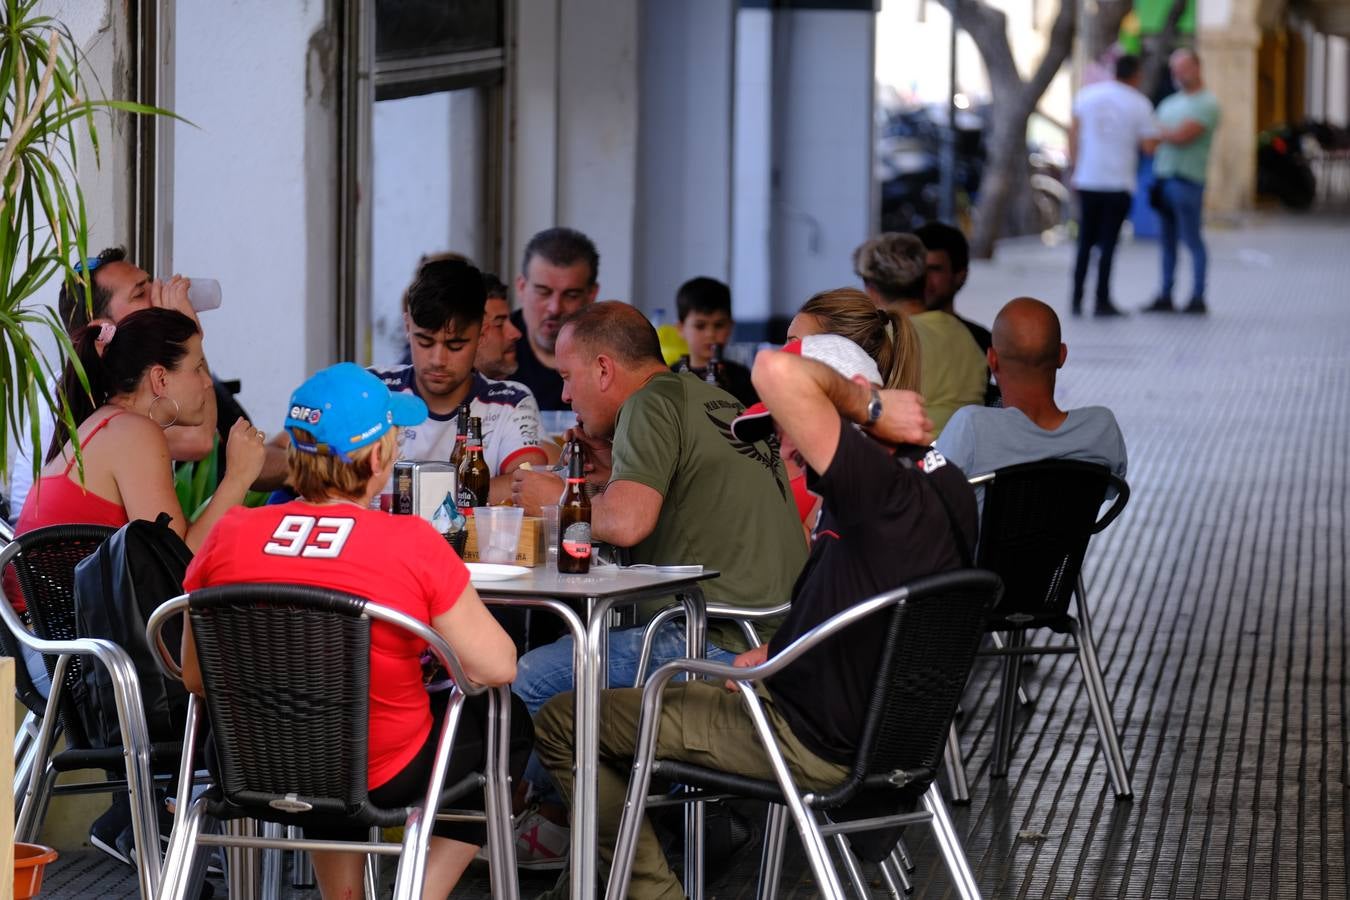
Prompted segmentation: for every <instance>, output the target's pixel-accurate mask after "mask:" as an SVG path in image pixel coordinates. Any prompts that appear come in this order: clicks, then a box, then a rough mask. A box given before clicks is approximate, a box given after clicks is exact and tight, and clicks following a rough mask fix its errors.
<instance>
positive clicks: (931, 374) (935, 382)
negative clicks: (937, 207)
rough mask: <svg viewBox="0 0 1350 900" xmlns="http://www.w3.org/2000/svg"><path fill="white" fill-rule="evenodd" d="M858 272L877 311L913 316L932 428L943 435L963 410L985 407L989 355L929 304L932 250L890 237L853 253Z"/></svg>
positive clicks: (911, 239)
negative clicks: (930, 256) (970, 407)
mask: <svg viewBox="0 0 1350 900" xmlns="http://www.w3.org/2000/svg"><path fill="white" fill-rule="evenodd" d="M853 269H854V271H855V272H856V273H857V274H858V277H859V278H861V279H862V282H863V286H864V287H865V288H866V290H867V294H868V296H869V297H871V298H872V302H873V303H875V304H876V305H877V306H878V307H882V308H885V309H893V310H895V311H896V312H899V313H903V314H905V315H908V316H909V318H910V321H911V322H913V323H914V330H915V332H916V333H917V334H918V336H919V347H920V349H921V354H922V355H921V358H920V364H919V368H920V375H919V388H920V390H922V391H923V395H924V402H925V403H926V404H927V405H928V415H929V416H930V417H932V419H933V426H934V428H936V430H937V431H939V432H940V431H941V430H942V428H943V427H944V426H945V425H946V424H947V420H948V419H950V418H951V416H952V413H954V412H956V410H958V409H960V408H961V407H962V406H967V405H969V404H982V403H983V402H984V394H985V387H986V385H987V384H988V382H989V371H988V369H987V368H986V365H985V361H984V354H983V353H982V352H981V351H980V346H979V344H977V343H975V338H974V337H972V336H971V333H970V330H969V329H967V328H966V326H965V324H964V323H963V322H962V321H961V320H960V319H958V318H957V317H956V316H955V315H953V314H952V313H950V312H948V311H946V310H945V309H943V308H942V300H941V298H938V297H934V298H933V302H932V303H931V304H930V303H928V302H926V301H925V299H924V298H925V295H926V281H927V277H928V251H927V249H926V248H925V247H924V245H923V242H922V241H920V240H919V239H918V238H917V237H915V236H914V235H912V234H898V233H896V232H888V233H886V234H881V235H878V236H876V237H874V238H871V239H869V240H867V241H864V242H863V243H862V245H861V246H859V247H858V249H857V250H855V251H854V252H853Z"/></svg>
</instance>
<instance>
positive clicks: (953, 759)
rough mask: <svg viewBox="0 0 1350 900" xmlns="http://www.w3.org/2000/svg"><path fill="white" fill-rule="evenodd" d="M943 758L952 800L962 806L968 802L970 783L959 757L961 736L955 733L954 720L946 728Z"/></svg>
mask: <svg viewBox="0 0 1350 900" xmlns="http://www.w3.org/2000/svg"><path fill="white" fill-rule="evenodd" d="M944 758H945V765H946V767H947V784H948V787H949V788H950V790H951V795H952V802H953V803H959V804H961V805H962V806H964V805H965V804H967V803H969V802H970V783H969V782H968V781H967V780H966V763H965V760H964V759H962V758H961V737H960V735H959V734H957V731H956V722H954V721H953V722H952V724H951V727H950V728H948V729H947V749H946V750H945V751H944Z"/></svg>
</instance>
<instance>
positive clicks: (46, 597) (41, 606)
mask: <svg viewBox="0 0 1350 900" xmlns="http://www.w3.org/2000/svg"><path fill="white" fill-rule="evenodd" d="M115 531H116V529H115V528H109V527H108V526H106V525H51V526H48V527H46V528H38V529H34V530H33V531H30V532H27V533H26V534H21V535H19V536H18V537H16V538H15V539H14V540H15V543H17V544H19V546H20V547H21V548H22V549H21V550H20V551H19V554H18V555H17V556H15V557H14V560H13V562H14V569H15V571H16V572H17V574H18V576H19V589H20V590H22V591H23V597H24V602H25V603H26V604H27V605H28V616H29V620H30V621H31V622H32V625H33V633H34V634H36V635H37V636H38V637H40V638H43V639H45V640H51V641H68V640H73V639H74V638H76V637H79V634H78V628H77V625H76V619H75V566H77V565H78V564H79V563H80V561H81V560H83V559H84V558H85V557H86V556H88V555H89V554H91V553H93V552H94V551H95V550H97V549H98V548H99V545H100V544H102V543H103V542H104V541H105V540H107V539H108V537H109V536H110V535H112V534H113V533H114V532H115ZM46 663H47V672H48V674H53V673H54V672H55V669H56V657H54V656H48V657H46ZM83 671H84V658H83V657H80V656H72V657H71V658H70V663H69V664H68V665H67V666H66V678H65V690H64V691H63V692H62V695H61V698H62V699H61V701H60V709H59V710H58V712H59V713H60V715H61V726H62V728H63V729H64V731H65V735H66V744H67V746H70V747H77V748H82V747H86V746H88V740H87V737H86V735H85V733H84V727H83V725H82V724H81V719H80V716H79V714H78V712H77V710H76V706H75V705H76V703H77V702H78V700H77V698H78V697H79V695H80V693H81V692H82V691H83V685H82V683H81V673H82V672H83ZM26 674H27V673H26V672H25V675H26Z"/></svg>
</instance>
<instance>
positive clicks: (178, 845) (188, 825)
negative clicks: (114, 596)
mask: <svg viewBox="0 0 1350 900" xmlns="http://www.w3.org/2000/svg"><path fill="white" fill-rule="evenodd" d="M185 610H186V611H187V612H188V615H189V618H190V620H191V624H192V633H193V636H194V638H195V641H196V647H197V658H198V663H199V666H200V668H201V673H202V680H203V685H204V687H205V691H206V702H205V706H206V710H207V717H208V718H209V720H210V725H211V735H212V740H213V742H214V745H215V748H216V753H217V763H218V771H217V772H216V775H217V777H218V779H219V780H218V783H217V784H216V785H214V786H213V788H212V789H211V790H209V791H208V792H207V793H206V795H204V796H202V797H200V798H198V799H197V800H196V801H195V802H189V799H188V798H187V797H186V796H185V795H183V794H180V799H179V810H180V817H179V819H178V821H176V822H175V824H174V833H173V836H172V838H171V840H170V844H169V851H168V855H167V857H166V861H165V872H164V879H163V882H162V884H163V889H162V892H161V893H160V895H159V896H160V897H163V898H181V897H183V896H184V891H185V890H186V884H187V878H186V876H187V874H188V873H189V871H190V870H191V867H192V863H193V857H194V855H195V854H196V853H197V850H198V848H199V847H201V846H204V845H213V846H225V847H231V848H239V847H244V848H262V849H293V850H340V851H349V852H360V853H374V854H386V855H400V856H401V857H402V858H401V861H400V865H399V869H398V876H397V880H396V883H395V885H394V894H393V896H394V897H395V898H409V900H411V898H414V897H420V896H421V891H422V882H423V880H424V876H425V865H426V853H427V845H428V841H429V839H430V836H431V823H430V821H429V818H428V816H427V815H426V813H425V809H426V807H427V806H428V805H430V804H429V802H428V801H424V802H423V804H422V805H421V806H415V807H409V808H399V809H383V808H379V807H376V806H374V805H372V804H371V802H370V799H369V797H368V795H367V791H366V768H367V766H366V763H367V756H366V748H367V737H368V730H367V729H368V727H369V726H368V721H367V712H368V702H369V692H370V688H369V680H370V668H369V656H370V624H371V621H372V620H375V621H381V622H385V623H386V624H389V625H392V626H394V627H397V628H401V629H403V630H404V631H406V632H409V633H410V634H412V635H413V636H415V637H416V638H417V639H419V640H424V641H426V642H427V644H428V646H429V647H430V648H431V650H432V652H433V654H434V655H435V656H437V657H438V660H439V662H440V663H441V665H443V666H445V668H446V671H448V672H450V673H451V674H452V675H453V677H454V680H455V683H456V684H457V685H460V686H462V687H463V690H461V689H459V688H456V689H455V690H454V691H453V693H452V696H451V699H450V706H449V708H448V710H447V712H446V716H445V724H444V727H443V728H442V731H441V734H440V743H439V747H438V755H437V762H436V766H435V771H434V773H433V775H432V779H431V783H430V785H429V786H428V794H427V798H428V800H430V799H431V798H438V799H437V802H436V804H435V807H436V809H438V810H439V809H443V807H445V806H446V804H449V803H452V802H453V801H454V800H456V799H458V798H460V797H463V796H464V795H465V794H468V793H469V792H471V791H472V790H474V789H476V788H479V787H484V788H485V796H486V798H487V809H486V811H485V812H483V813H465V812H463V811H457V812H448V811H447V812H442V813H440V814H441V815H447V816H453V817H455V818H459V819H463V818H465V817H468V818H471V819H478V820H483V819H486V821H487V826H488V845H489V853H490V855H491V858H492V860H493V861H494V865H493V866H492V892H493V896H494V897H498V898H507V900H515V898H516V896H517V885H516V881H515V846H514V841H513V838H512V831H511V806H510V788H509V784H508V782H509V775H508V772H507V768H508V762H507V760H508V757H507V754H508V743H509V734H508V729H509V726H510V723H509V720H508V716H509V710H510V695H509V693H508V691H507V689H506V688H492V689H489V688H483V687H479V686H477V685H474V684H472V683H471V682H470V681H469V680H468V679H467V678H465V677H464V673H463V670H462V669H461V668H460V667H459V662H458V660H457V659H456V658H455V656H454V653H453V651H452V650H451V649H450V646H449V645H448V644H446V643H445V641H444V639H442V638H441V637H440V635H438V634H436V632H434V631H433V630H431V629H430V628H428V627H427V626H425V625H423V624H422V623H420V622H418V621H416V620H415V619H413V618H411V617H410V616H407V615H405V614H404V613H401V612H399V611H397V610H394V609H390V608H388V607H384V606H380V605H378V604H375V603H371V602H369V601H367V600H366V599H365V598H362V597H355V596H352V595H349V594H344V593H341V592H338V591H332V590H326V589H323V588H316V587H309V586H302V585H285V584H240V585H229V586H223V587H215V588H206V589H203V590H199V591H195V592H194V593H192V594H191V595H185V596H182V597H178V598H175V599H174V600H171V601H169V602H168V603H166V604H164V605H163V606H161V607H160V608H159V609H158V610H156V611H155V613H154V615H153V616H152V617H151V619H150V622H149V625H148V626H147V634H148V635H149V638H150V641H151V646H155V647H158V648H159V656H160V662H161V665H162V667H163V668H164V670H165V671H166V672H168V673H169V674H170V675H173V676H175V677H181V674H182V673H181V671H180V670H179V669H178V667H177V666H176V665H175V664H174V661H173V658H172V656H171V655H170V654H169V652H168V649H167V648H166V647H164V645H163V640H162V634H161V632H162V629H163V627H164V625H165V623H166V622H168V621H169V620H171V619H173V618H176V617H177V616H180V615H181V614H182V613H183V612H184V611H185ZM484 691H490V697H489V708H490V723H491V725H490V728H489V735H488V746H487V752H488V757H489V763H488V766H487V768H486V771H485V772H482V773H474V774H472V775H470V776H468V777H466V778H463V779H461V780H460V781H459V782H457V783H456V784H453V785H448V786H446V785H444V783H443V782H444V779H445V772H446V763H447V762H448V760H449V755H450V751H451V747H452V745H453V742H454V736H455V729H456V726H457V725H458V721H459V716H460V712H461V709H462V707H463V703H464V697H465V694H466V693H469V694H478V693H482V692H484ZM199 715H200V714H199V704H198V703H197V702H196V699H195V698H194V699H193V703H192V705H191V711H190V713H189V717H188V726H187V732H186V734H185V738H184V743H185V745H186V746H188V747H192V746H194V745H195V744H196V741H197V736H196V731H195V730H196V726H197V721H198V718H199ZM183 811H185V813H184V812H183ZM206 815H209V816H211V817H214V818H217V819H222V820H227V821H238V820H242V819H255V820H261V821H264V822H270V823H276V824H278V825H282V826H287V827H288V828H291V827H299V828H304V827H305V826H306V825H315V824H323V825H328V826H332V825H334V824H345V825H357V826H364V827H367V828H379V827H387V826H403V827H404V836H403V843H402V844H391V843H382V842H379V841H371V842H349V841H317V840H307V839H303V838H280V837H270V838H269V837H263V838H259V837H254V836H252V835H250V834H247V833H245V834H238V835H233V836H232V835H215V834H204V833H202V830H201V826H202V818H203V816H206ZM232 868H233V870H234V871H235V872H236V873H239V874H240V875H241V876H242V877H251V873H247V872H240V870H241V869H246V868H247V866H235V867H232Z"/></svg>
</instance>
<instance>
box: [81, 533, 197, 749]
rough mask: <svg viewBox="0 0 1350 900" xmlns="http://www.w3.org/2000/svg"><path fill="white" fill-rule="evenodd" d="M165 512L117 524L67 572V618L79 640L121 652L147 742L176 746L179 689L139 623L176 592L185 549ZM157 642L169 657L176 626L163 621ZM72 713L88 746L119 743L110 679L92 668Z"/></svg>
mask: <svg viewBox="0 0 1350 900" xmlns="http://www.w3.org/2000/svg"><path fill="white" fill-rule="evenodd" d="M169 521H170V519H169V515H168V514H167V513H160V515H159V518H158V519H156V520H155V521H153V522H147V521H145V520H144V519H138V520H136V521H135V522H129V523H128V524H126V525H124V526H122V527H121V528H120V529H119V530H118V531H117V532H116V533H115V534H113V535H112V536H111V537H109V538H108V539H107V540H106V541H104V542H103V543H102V544H101V545H100V546H99V548H98V549H97V550H95V551H94V552H93V553H91V554H89V556H87V557H85V558H84V559H83V560H82V561H81V562H80V563H79V564H78V565H77V566H76V567H75V619H76V628H77V633H78V634H79V636H80V637H88V638H107V639H108V640H110V641H112V642H113V643H115V644H117V645H118V646H119V647H121V648H122V649H123V650H125V651H126V652H127V653H128V654H129V655H130V656H131V661H132V663H133V664H134V665H135V667H136V675H137V677H138V678H139V679H140V682H141V701H142V703H143V704H144V706H145V722H146V725H147V726H148V727H149V730H150V739H151V740H152V741H176V740H180V739H181V738H182V736H183V726H184V723H185V722H186V720H187V698H188V695H187V691H186V690H184V688H183V685H182V683H181V682H179V681H177V680H175V679H170V678H168V677H166V676H165V675H164V673H163V672H161V671H160V669H159V666H158V664H157V663H156V661H155V658H156V654H155V652H154V651H153V650H152V649H151V647H150V645H149V643H148V642H147V641H146V639H145V623H146V622H147V621H148V620H149V619H150V615H151V613H153V612H154V611H155V609H156V608H157V607H158V606H159V605H160V604H161V603H163V602H164V601H165V600H170V599H172V598H174V597H177V596H178V595H179V594H181V593H183V576H184V575H185V574H186V572H187V567H188V563H190V562H191V561H192V551H191V550H189V549H188V547H187V544H185V543H183V539H182V538H180V537H179V536H178V535H177V534H175V533H174V532H173V530H172V529H171V528H170V527H169ZM163 634H164V641H165V644H166V645H167V646H168V647H169V648H170V650H172V651H173V652H174V653H175V655H176V654H177V651H178V647H179V645H180V642H181V640H182V635H183V629H182V623H181V622H170V623H167V624H166V626H165V628H164V631H163ZM81 681H82V684H81V687H82V688H83V690H82V691H78V692H77V693H78V694H81V695H82V696H81V697H80V698H79V699H78V700H77V708H78V709H79V712H80V718H81V720H82V724H83V725H84V730H85V734H86V735H87V736H88V739H89V742H90V745H91V746H92V747H116V746H120V744H121V742H122V731H121V728H120V727H119V725H118V722H117V704H116V702H115V700H114V696H113V686H112V680H111V679H110V678H109V676H108V672H107V670H106V669H104V668H103V666H100V665H96V664H95V665H86V666H84V668H83V671H82V673H81Z"/></svg>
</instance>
